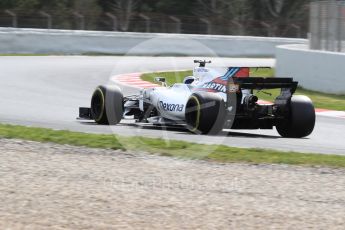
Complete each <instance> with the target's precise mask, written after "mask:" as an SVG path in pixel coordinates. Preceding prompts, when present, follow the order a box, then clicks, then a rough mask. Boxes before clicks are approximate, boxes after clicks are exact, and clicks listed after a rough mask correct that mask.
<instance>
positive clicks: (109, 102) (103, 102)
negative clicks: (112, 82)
mask: <svg viewBox="0 0 345 230" xmlns="http://www.w3.org/2000/svg"><path fill="white" fill-rule="evenodd" d="M91 115H92V117H93V119H94V120H95V122H96V123H98V124H102V125H108V124H110V125H116V124H118V123H119V122H120V121H121V119H122V116H123V94H122V92H121V90H120V88H119V87H117V86H98V87H97V88H96V89H95V91H94V93H93V95H92V98H91Z"/></svg>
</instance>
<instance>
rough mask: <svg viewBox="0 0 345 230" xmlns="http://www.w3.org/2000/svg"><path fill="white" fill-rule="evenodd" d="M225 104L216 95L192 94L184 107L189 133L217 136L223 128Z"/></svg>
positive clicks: (205, 93) (206, 93)
mask: <svg viewBox="0 0 345 230" xmlns="http://www.w3.org/2000/svg"><path fill="white" fill-rule="evenodd" d="M224 121H225V103H224V100H223V99H222V98H221V97H220V96H219V95H217V94H214V93H208V92H198V93H194V94H192V95H191V96H190V97H189V99H188V101H187V105H186V123H187V127H188V129H189V130H190V131H191V132H194V133H197V134H210V135H216V134H218V133H219V132H220V131H221V130H222V129H223V126H224Z"/></svg>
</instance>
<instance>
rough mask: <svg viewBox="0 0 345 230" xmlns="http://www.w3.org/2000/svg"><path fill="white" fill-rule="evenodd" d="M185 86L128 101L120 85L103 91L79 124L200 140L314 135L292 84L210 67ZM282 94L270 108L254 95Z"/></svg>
mask: <svg viewBox="0 0 345 230" xmlns="http://www.w3.org/2000/svg"><path fill="white" fill-rule="evenodd" d="M194 62H195V63H198V64H199V66H198V67H195V68H194V70H193V76H186V77H185V79H184V81H183V83H176V84H174V85H172V86H171V87H168V86H166V83H165V79H164V78H156V79H155V80H156V81H158V82H161V84H162V87H155V88H150V89H144V90H141V91H140V93H139V94H138V95H133V96H125V97H124V96H123V94H122V92H121V90H120V88H119V87H118V86H116V85H110V86H99V87H97V88H96V90H95V91H94V93H93V95H92V98H91V108H79V118H80V119H92V120H95V122H96V123H98V124H110V125H115V124H118V123H119V122H120V121H121V119H128V118H130V119H133V118H134V119H135V120H136V122H146V123H152V124H153V125H183V126H185V127H186V128H187V129H188V130H190V131H191V132H194V133H197V134H217V133H219V132H220V131H221V130H222V129H272V128H273V127H274V126H275V127H276V129H277V131H278V133H279V134H280V135H281V136H283V137H294V138H301V137H305V136H308V135H309V134H311V133H312V131H313V129H314V125H315V110H314V106H313V104H312V102H311V100H310V99H309V98H308V97H306V96H293V94H294V92H295V90H296V88H297V84H298V83H297V82H296V81H293V79H292V78H261V77H249V69H250V68H247V67H229V68H207V67H206V64H207V63H209V62H206V61H194ZM274 88H280V89H281V93H280V95H279V96H278V97H277V98H276V99H275V101H274V103H271V104H267V103H266V104H260V103H258V97H257V96H256V95H255V94H254V90H264V89H274Z"/></svg>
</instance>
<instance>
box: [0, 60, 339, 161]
mask: <svg viewBox="0 0 345 230" xmlns="http://www.w3.org/2000/svg"><path fill="white" fill-rule="evenodd" d="M192 60H193V58H185V57H179V58H171V57H88V56H69V57H66V56H42V57H0V80H1V81H0V122H1V123H9V124H19V125H27V126H35V127H45V128H53V129H59V130H61V129H66V130H72V131H80V132H89V133H116V134H121V135H129V136H133V135H140V136H146V137H160V138H164V139H165V140H166V141H167V143H169V140H172V139H174V140H185V141H191V142H197V143H203V144H224V145H229V146H237V147H257V148H267V149H277V150H286V151H299V152H313V153H325V154H341V155H345V141H344V137H345V120H344V119H341V118H330V117H321V116H317V121H316V127H315V130H314V132H313V134H312V135H310V136H309V137H307V138H303V139H287V138H281V137H280V136H279V135H278V134H277V132H276V130H242V131H234V130H230V131H226V132H225V131H224V132H223V134H222V135H221V136H198V135H193V134H190V133H188V132H186V131H185V130H183V129H180V128H166V127H153V126H150V125H136V124H134V123H133V122H132V121H126V122H122V123H121V124H119V125H117V126H114V127H109V126H100V125H95V124H94V123H93V122H83V121H78V120H76V117H77V115H78V107H79V106H89V104H90V96H91V94H92V92H93V90H94V88H95V87H96V86H97V85H100V84H109V83H112V80H111V79H112V78H114V76H116V75H118V74H123V73H133V72H150V71H159V70H174V69H176V70H181V69H191V68H192V67H193V63H192ZM212 60H213V63H214V64H213V65H217V66H240V65H241V66H273V65H274V60H273V59H216V58H213V59H212ZM122 89H123V92H124V94H126V95H130V94H133V93H136V92H137V91H138V90H137V89H134V88H131V87H125V86H122ZM143 144H145V143H143Z"/></svg>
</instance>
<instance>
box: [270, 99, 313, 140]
mask: <svg viewBox="0 0 345 230" xmlns="http://www.w3.org/2000/svg"><path fill="white" fill-rule="evenodd" d="M314 126H315V109H314V105H313V103H312V101H311V100H310V99H309V98H308V97H306V96H302V95H298V96H293V97H292V98H291V103H290V115H289V117H288V118H287V119H286V120H285V121H282V122H279V123H278V124H277V126H276V129H277V131H278V133H279V134H280V135H281V136H282V137H291V138H302V137H306V136H308V135H310V134H311V133H312V132H313V130H314Z"/></svg>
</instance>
